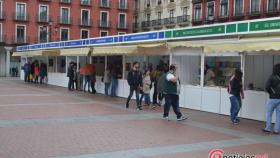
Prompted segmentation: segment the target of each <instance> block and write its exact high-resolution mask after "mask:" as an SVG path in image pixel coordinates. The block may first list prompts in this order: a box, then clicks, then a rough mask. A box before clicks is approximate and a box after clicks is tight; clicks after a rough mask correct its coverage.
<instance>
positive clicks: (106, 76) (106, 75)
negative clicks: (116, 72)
mask: <svg viewBox="0 0 280 158" xmlns="http://www.w3.org/2000/svg"><path fill="white" fill-rule="evenodd" d="M103 82H104V84H105V95H107V96H108V95H109V87H110V84H111V72H110V68H109V67H107V69H106V70H105V72H104V77H103Z"/></svg>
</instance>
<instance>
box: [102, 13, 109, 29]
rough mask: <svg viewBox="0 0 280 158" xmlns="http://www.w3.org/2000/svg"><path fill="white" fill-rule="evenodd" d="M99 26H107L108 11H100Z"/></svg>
mask: <svg viewBox="0 0 280 158" xmlns="http://www.w3.org/2000/svg"><path fill="white" fill-rule="evenodd" d="M100 24H101V26H103V27H107V26H108V12H101V23H100Z"/></svg>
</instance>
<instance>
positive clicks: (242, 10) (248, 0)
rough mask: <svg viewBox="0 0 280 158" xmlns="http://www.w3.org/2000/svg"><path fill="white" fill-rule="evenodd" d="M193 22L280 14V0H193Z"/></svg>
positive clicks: (233, 19)
mask: <svg viewBox="0 0 280 158" xmlns="http://www.w3.org/2000/svg"><path fill="white" fill-rule="evenodd" d="M192 3H193V4H192V7H193V9H192V15H193V16H192V17H193V18H192V24H193V25H203V24H212V23H221V22H229V21H240V20H248V19H257V18H265V17H273V16H279V15H280V14H279V13H280V12H279V0H193V1H192Z"/></svg>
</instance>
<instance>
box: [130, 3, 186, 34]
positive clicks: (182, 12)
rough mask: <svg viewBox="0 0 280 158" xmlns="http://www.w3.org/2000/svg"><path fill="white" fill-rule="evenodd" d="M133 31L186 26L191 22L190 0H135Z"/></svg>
mask: <svg viewBox="0 0 280 158" xmlns="http://www.w3.org/2000/svg"><path fill="white" fill-rule="evenodd" d="M134 4H135V6H134V8H135V12H134V22H133V32H145V31H152V30H160V29H171V28H176V27H186V26H189V25H190V23H191V17H190V15H191V13H192V5H191V1H190V0H135V2H134Z"/></svg>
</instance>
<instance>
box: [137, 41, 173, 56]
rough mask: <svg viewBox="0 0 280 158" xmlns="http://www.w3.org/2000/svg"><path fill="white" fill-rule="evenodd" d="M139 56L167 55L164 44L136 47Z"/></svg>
mask: <svg viewBox="0 0 280 158" xmlns="http://www.w3.org/2000/svg"><path fill="white" fill-rule="evenodd" d="M137 48H138V53H137V54H139V55H165V54H167V53H168V49H167V44H166V43H154V44H141V45H137Z"/></svg>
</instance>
